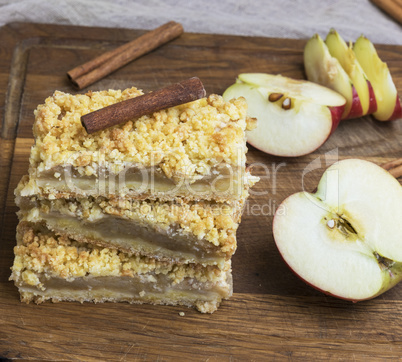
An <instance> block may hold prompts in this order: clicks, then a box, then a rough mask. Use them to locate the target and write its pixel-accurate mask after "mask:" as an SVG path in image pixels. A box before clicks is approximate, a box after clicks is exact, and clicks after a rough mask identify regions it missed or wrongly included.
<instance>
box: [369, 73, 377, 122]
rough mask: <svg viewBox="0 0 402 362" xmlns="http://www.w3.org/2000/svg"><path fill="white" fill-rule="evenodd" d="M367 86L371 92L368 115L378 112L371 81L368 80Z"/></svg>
mask: <svg viewBox="0 0 402 362" xmlns="http://www.w3.org/2000/svg"><path fill="white" fill-rule="evenodd" d="M367 86H368V90H369V109H368V111H367V114H372V113H374V112H376V111H377V99H376V98H375V94H374V89H373V86H372V85H371V82H370V81H369V80H367Z"/></svg>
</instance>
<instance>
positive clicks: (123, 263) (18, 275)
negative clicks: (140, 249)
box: [11, 222, 230, 289]
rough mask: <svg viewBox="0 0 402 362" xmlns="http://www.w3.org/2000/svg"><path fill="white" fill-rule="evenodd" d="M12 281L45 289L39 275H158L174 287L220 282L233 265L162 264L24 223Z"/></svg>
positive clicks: (69, 277)
mask: <svg viewBox="0 0 402 362" xmlns="http://www.w3.org/2000/svg"><path fill="white" fill-rule="evenodd" d="M14 254H15V259H14V264H13V267H12V276H11V279H12V280H15V281H17V280H21V279H22V280H23V281H24V282H25V283H26V284H27V285H31V286H35V287H36V288H39V289H40V288H41V285H40V280H39V278H38V276H37V275H38V274H45V275H48V276H50V277H59V278H63V279H66V280H74V279H75V278H80V277H84V276H88V275H90V276H94V277H97V276H131V277H132V276H134V275H139V274H147V273H156V274H164V275H166V276H167V277H168V278H169V279H170V280H171V281H172V283H173V284H176V283H180V282H181V281H183V279H184V278H195V279H196V280H199V281H200V282H207V281H211V282H218V281H219V280H222V279H223V278H224V277H225V276H224V272H226V271H227V270H229V269H230V262H227V263H226V264H225V267H224V268H223V269H220V268H219V267H217V266H212V265H208V266H202V265H199V264H183V265H177V264H174V263H169V262H164V261H158V260H156V259H153V258H148V257H141V256H128V255H126V254H124V253H122V252H119V251H117V250H114V249H109V248H99V247H97V246H93V245H90V244H81V243H79V242H77V241H75V240H72V239H69V238H66V237H63V236H57V235H55V234H54V233H52V232H51V231H49V230H47V229H44V228H41V227H40V226H38V225H36V224H35V225H32V224H30V223H27V222H22V223H20V224H19V225H18V227H17V246H15V248H14Z"/></svg>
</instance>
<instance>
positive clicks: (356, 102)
mask: <svg viewBox="0 0 402 362" xmlns="http://www.w3.org/2000/svg"><path fill="white" fill-rule="evenodd" d="M304 69H305V71H306V76H307V79H308V80H309V81H311V82H314V83H317V84H321V85H323V86H325V87H328V88H331V89H333V90H334V91H336V92H338V93H340V94H342V95H343V96H344V97H345V99H346V105H345V109H344V112H343V115H342V119H348V118H358V117H361V116H362V115H363V108H362V105H361V102H360V99H359V95H358V93H357V91H356V88H355V87H354V85H353V82H352V80H351V79H350V77H349V76H348V74H347V73H346V71H345V70H344V69H343V68H342V65H341V64H340V63H339V61H338V60H337V59H336V58H334V57H333V56H331V54H330V52H329V50H328V47H327V46H326V44H325V43H324V41H323V40H322V39H321V37H320V36H319V35H318V34H315V35H314V36H313V37H312V38H311V39H310V40H309V41H308V42H307V44H306V46H305V47H304Z"/></svg>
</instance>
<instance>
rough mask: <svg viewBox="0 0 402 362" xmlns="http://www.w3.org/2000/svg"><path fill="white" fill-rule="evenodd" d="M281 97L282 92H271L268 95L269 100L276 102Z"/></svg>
mask: <svg viewBox="0 0 402 362" xmlns="http://www.w3.org/2000/svg"><path fill="white" fill-rule="evenodd" d="M282 97H283V94H282V93H271V94H270V95H269V96H268V100H269V101H270V102H276V101H279V100H280V99H281V98H282Z"/></svg>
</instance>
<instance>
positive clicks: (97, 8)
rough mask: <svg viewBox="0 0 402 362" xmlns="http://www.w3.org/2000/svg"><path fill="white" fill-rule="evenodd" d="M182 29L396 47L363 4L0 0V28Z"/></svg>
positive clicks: (392, 34)
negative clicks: (331, 37)
mask: <svg viewBox="0 0 402 362" xmlns="http://www.w3.org/2000/svg"><path fill="white" fill-rule="evenodd" d="M170 20H175V21H178V22H180V23H182V24H183V26H184V29H185V31H188V32H201V33H219V34H235V35H258V36H267V37H289V38H309V37H311V36H312V35H313V34H314V33H319V34H320V35H321V36H323V37H324V36H326V34H327V32H328V30H329V29H330V28H331V27H334V28H335V29H337V30H338V32H339V33H340V34H341V35H342V37H343V38H344V39H345V40H347V41H348V40H355V39H357V38H358V37H359V36H360V34H362V33H363V34H364V35H366V36H367V37H368V38H369V39H370V40H372V41H373V42H375V43H385V44H399V45H402V27H401V26H400V25H398V24H397V23H396V22H394V21H393V20H392V19H391V18H390V17H389V16H387V15H386V14H385V13H383V12H382V11H381V10H379V9H378V8H377V7H376V6H374V5H373V4H372V3H371V2H369V1H368V0H332V1H331V0H322V1H320V0H305V1H303V0H294V1H291V0H275V1H270V0H268V1H264V0H213V1H194V0H187V1H186V0H168V1H162V0H138V1H133V0H131V1H130V0H115V1H111V0H110V1H106V0H60V1H59V0H53V1H52V0H14V1H13V0H0V26H1V25H4V24H6V23H9V22H13V21H23V22H40V23H57V24H71V25H87V26H102V27H123V28H132V29H152V28H155V27H157V26H159V25H161V24H163V23H165V22H167V21H170Z"/></svg>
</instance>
